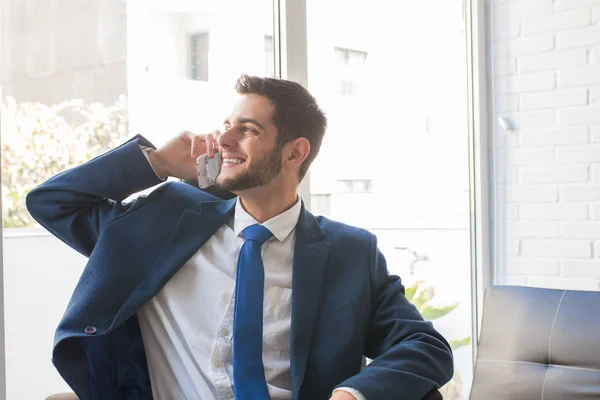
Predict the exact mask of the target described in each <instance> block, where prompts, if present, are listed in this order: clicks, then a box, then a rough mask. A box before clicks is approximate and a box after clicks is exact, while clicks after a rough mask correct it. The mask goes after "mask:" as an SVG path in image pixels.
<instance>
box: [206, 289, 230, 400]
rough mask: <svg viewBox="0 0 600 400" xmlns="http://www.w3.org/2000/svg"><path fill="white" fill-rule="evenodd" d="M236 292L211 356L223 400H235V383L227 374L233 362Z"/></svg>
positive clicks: (218, 331)
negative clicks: (228, 365) (232, 346)
mask: <svg viewBox="0 0 600 400" xmlns="http://www.w3.org/2000/svg"><path fill="white" fill-rule="evenodd" d="M234 303H235V291H233V293H232V295H231V299H230V300H229V304H228V306H227V311H226V312H225V316H224V317H223V320H222V321H221V325H220V326H219V329H218V330H217V337H216V340H215V345H214V347H213V351H212V354H211V371H212V375H213V377H212V378H213V379H212V381H213V382H214V385H215V388H216V389H217V394H218V395H219V399H221V400H234V399H235V396H234V393H233V381H232V379H231V377H230V376H229V375H228V373H227V363H229V362H230V361H231V352H232V349H231V335H232V332H233V310H234Z"/></svg>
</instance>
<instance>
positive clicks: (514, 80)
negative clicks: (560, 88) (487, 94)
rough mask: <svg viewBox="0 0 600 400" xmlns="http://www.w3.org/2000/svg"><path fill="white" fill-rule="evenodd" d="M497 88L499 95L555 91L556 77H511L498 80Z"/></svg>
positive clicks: (547, 74) (544, 75) (538, 75)
mask: <svg viewBox="0 0 600 400" xmlns="http://www.w3.org/2000/svg"><path fill="white" fill-rule="evenodd" d="M495 86H496V87H495V89H496V91H497V93H498V94H507V93H526V92H536V91H538V90H549V89H554V88H555V87H556V77H555V75H554V73H544V74H527V75H520V76H509V77H503V78H497V79H496V81H495Z"/></svg>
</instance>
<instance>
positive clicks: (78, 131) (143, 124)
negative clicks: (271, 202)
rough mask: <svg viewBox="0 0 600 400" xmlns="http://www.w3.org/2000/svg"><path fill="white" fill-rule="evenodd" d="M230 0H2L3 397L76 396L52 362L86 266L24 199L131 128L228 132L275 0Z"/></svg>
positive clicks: (157, 139) (167, 133)
mask: <svg viewBox="0 0 600 400" xmlns="http://www.w3.org/2000/svg"><path fill="white" fill-rule="evenodd" d="M232 1H236V3H234V4H232V5H231V6H228V7H223V6H222V4H221V3H216V2H210V1H206V0H182V1H173V2H167V1H144V0H129V1H125V0H103V1H91V2H85V1H84V2H77V4H75V3H74V2H68V4H65V5H64V6H63V5H62V4H61V9H60V10H59V11H57V10H56V7H55V5H56V4H55V3H52V2H50V3H49V2H24V1H22V0H0V6H1V8H2V13H1V15H0V18H1V21H0V22H1V25H2V42H1V43H0V82H1V85H2V88H1V89H2V90H1V92H0V93H1V97H0V103H1V110H0V112H1V118H0V123H1V134H2V152H1V156H2V162H1V167H2V176H1V178H2V179H1V182H2V214H3V215H2V216H3V218H2V224H3V227H4V229H3V230H2V235H3V242H4V246H3V254H2V256H3V271H0V273H2V272H3V275H4V288H3V292H0V295H3V296H4V320H5V328H6V329H5V343H4V348H5V349H6V359H5V360H0V362H5V367H6V374H5V375H6V390H7V394H6V397H4V393H0V398H3V399H4V398H6V399H7V400H17V399H45V398H47V397H48V396H50V395H52V394H54V393H60V392H67V391H69V388H68V387H67V386H66V384H65V382H64V381H63V379H62V378H61V377H60V376H59V374H58V372H57V371H56V369H55V368H54V366H53V365H52V363H51V361H50V356H51V354H52V337H53V335H54V330H55V329H56V327H57V325H58V323H59V321H60V319H61V317H62V314H63V312H64V310H65V308H66V306H67V303H68V301H69V297H70V294H71V293H72V292H73V288H74V287H75V286H76V284H77V281H78V279H79V275H80V274H81V271H82V269H83V267H84V265H85V263H86V259H85V258H84V257H83V256H81V255H79V254H78V253H76V252H74V251H73V250H71V249H70V248H68V247H67V246H65V244H64V243H62V242H61V241H60V240H58V239H56V238H54V237H53V236H52V235H50V233H48V232H46V231H45V230H43V229H41V228H39V226H36V225H35V223H34V221H33V220H32V219H31V217H30V216H29V214H28V213H27V210H26V208H25V195H26V194H27V193H28V192H29V190H31V189H32V188H33V187H35V186H37V185H38V184H40V183H42V182H43V181H45V180H46V179H48V178H50V177H51V176H52V175H54V174H57V173H58V172H59V171H60V170H64V169H67V168H69V167H72V166H75V165H77V164H80V163H82V162H85V161H87V160H88V159H90V158H91V157H94V156H96V155H98V154H100V153H103V152H105V151H107V150H109V149H111V148H114V147H116V146H117V145H119V144H121V143H123V142H124V141H125V140H127V139H129V138H130V137H131V136H132V135H133V133H140V134H142V135H143V136H144V137H146V138H147V139H148V140H150V141H151V142H152V143H153V144H154V145H156V146H160V145H162V144H163V143H164V142H165V141H167V140H169V139H170V138H172V137H173V136H175V135H176V134H177V133H178V132H181V131H182V130H184V129H188V130H191V131H195V132H210V131H212V130H214V129H218V128H220V127H221V126H222V121H223V118H224V117H225V116H226V115H228V113H229V112H231V105H232V101H233V100H235V96H236V94H235V91H234V90H233V83H234V82H235V79H236V78H237V77H239V75H240V74H242V73H250V74H255V75H261V74H263V72H264V67H265V66H266V65H271V66H272V65H273V60H271V63H270V64H269V63H267V57H269V54H266V53H265V52H264V51H265V45H266V43H265V35H268V36H270V37H273V24H272V21H273V4H272V2H271V1H270V0H266V1H265V0H251V1H247V0H244V1H243V2H242V1H241V0H239V1H238V0H232ZM249 19H250V20H252V22H253V23H252V24H251V25H252V26H250V27H249V26H248V25H249V24H248V23H247V21H248V20H249ZM24 32H26V33H27V34H26V35H24ZM232 54H235V55H239V54H244V56H243V57H236V58H235V60H232V58H231V57H232ZM271 54H272V53H271ZM270 57H272V55H270ZM216 66H218V67H219V68H215V67H216ZM31 249H36V251H31ZM32 277H35V279H32ZM32 299H37V300H36V301H32ZM42 299H43V300H42ZM38 300H39V301H38ZM42 303H43V304H42ZM40 338H41V340H40ZM32 376H35V377H36V384H35V385H32V384H31V377H32ZM0 380H1V379H0Z"/></svg>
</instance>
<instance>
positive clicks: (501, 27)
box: [492, 15, 521, 40]
mask: <svg viewBox="0 0 600 400" xmlns="http://www.w3.org/2000/svg"><path fill="white" fill-rule="evenodd" d="M492 17H493V18H494V27H495V29H494V32H493V34H492V37H493V38H494V40H502V39H510V38H515V37H517V36H519V33H521V24H520V23H519V21H500V20H499V18H498V16H496V15H494V16H492Z"/></svg>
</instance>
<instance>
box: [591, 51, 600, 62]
mask: <svg viewBox="0 0 600 400" xmlns="http://www.w3.org/2000/svg"><path fill="white" fill-rule="evenodd" d="M590 63H591V64H600V47H594V48H593V49H592V50H591V54H590Z"/></svg>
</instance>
